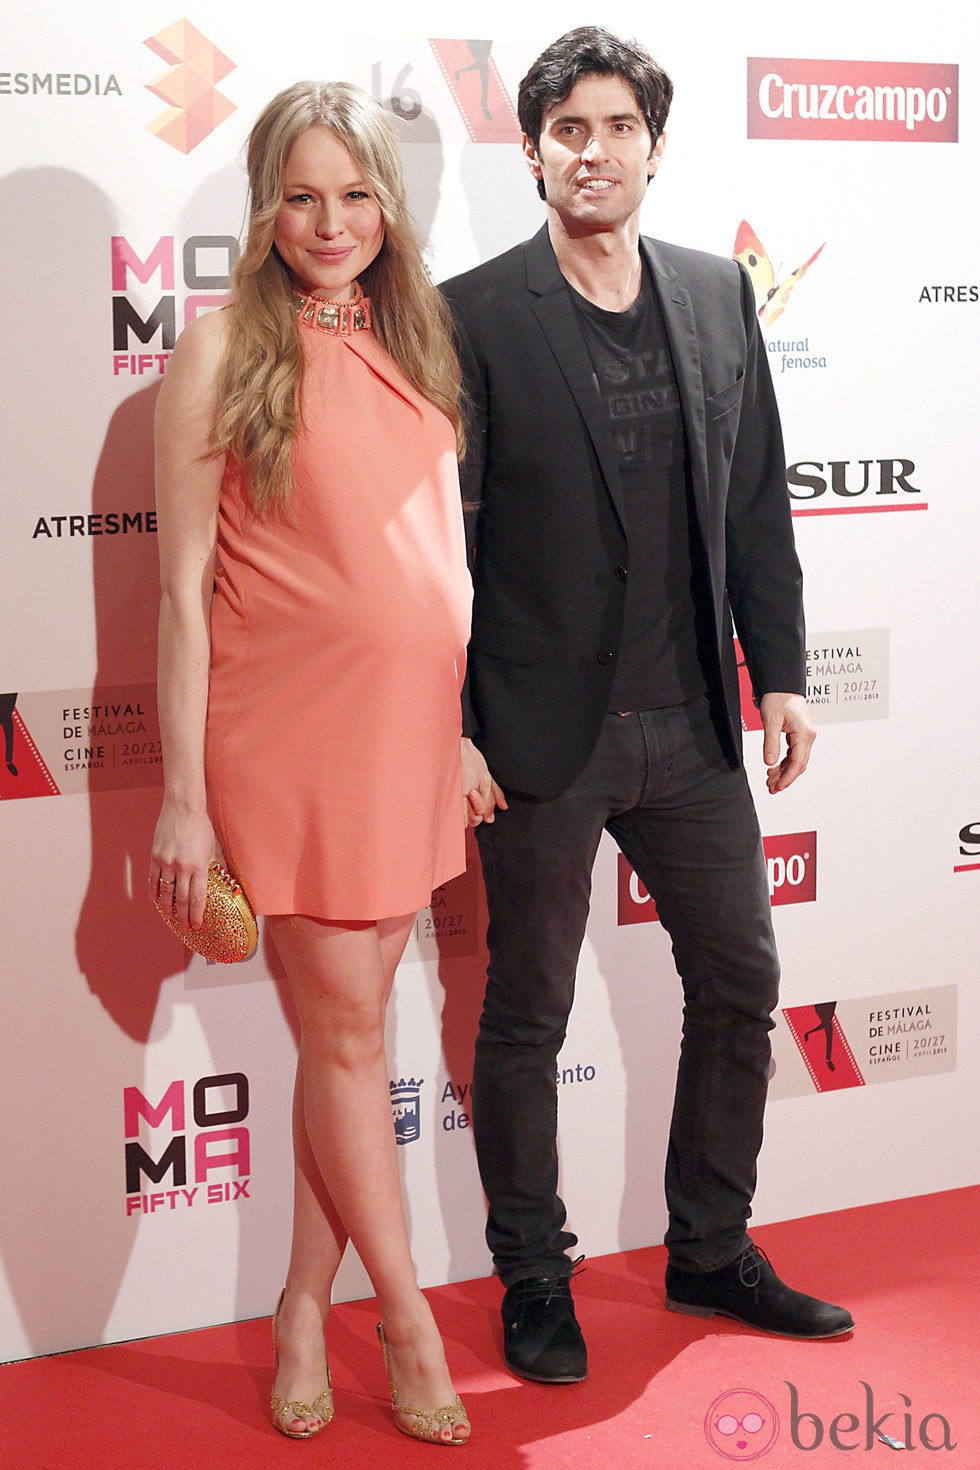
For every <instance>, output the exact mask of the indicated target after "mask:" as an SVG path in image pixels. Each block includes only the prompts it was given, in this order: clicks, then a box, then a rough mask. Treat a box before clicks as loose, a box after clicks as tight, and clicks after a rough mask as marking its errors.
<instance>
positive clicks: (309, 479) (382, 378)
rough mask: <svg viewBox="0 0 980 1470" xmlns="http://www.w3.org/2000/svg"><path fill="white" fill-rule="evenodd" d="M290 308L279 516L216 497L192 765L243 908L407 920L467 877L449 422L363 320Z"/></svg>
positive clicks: (463, 593) (462, 627)
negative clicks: (201, 775) (201, 699)
mask: <svg viewBox="0 0 980 1470" xmlns="http://www.w3.org/2000/svg"><path fill="white" fill-rule="evenodd" d="M320 305H321V304H320V303H319V302H318V303H316V311H315V312H313V313H311V312H310V311H309V310H307V311H306V312H303V311H301V314H300V316H299V318H298V322H297V331H298V332H299V335H300V340H301V343H302V350H303V357H304V378H303V390H302V409H303V415H302V416H303V428H302V429H301V431H300V434H299V435H298V437H297V442H296V444H295V448H294V453H293V498H292V509H291V513H290V517H289V519H288V520H277V519H259V518H257V517H256V516H254V515H253V514H252V512H251V511H250V509H249V506H248V502H247V498H246V496H245V494H244V491H243V486H242V482H241V477H240V474H239V471H238V468H237V466H236V465H234V464H233V463H229V464H228V466H227V468H226V471H225V475H224V480H223V483H222V487H221V498H220V503H219V510H218V567H217V571H216V576H215V589H214V598H213V601H212V608H211V673H210V683H209V696H208V718H207V736H206V752H205V768H206V778H207V788H208V800H209V804H210V808H211V817H212V820H213V822H214V825H215V829H216V831H217V834H218V838H219V840H220V842H221V844H222V846H223V848H224V851H225V855H226V857H227V859H228V862H229V864H230V866H231V868H232V870H233V871H234V872H235V873H236V875H237V876H238V877H239V878H240V880H241V882H242V884H243V886H244V888H245V891H246V893H247V894H248V896H249V898H250V899H251V901H252V904H253V906H254V907H255V909H256V912H258V913H260V914H294V913H298V914H310V915H313V916H315V917H318V918H322V919H331V920H334V921H338V922H342V921H344V920H374V919H380V918H387V917H393V916H395V915H399V914H407V913H412V912H414V911H415V910H416V909H419V908H421V907H423V906H424V905H425V904H427V903H428V902H429V898H430V896H431V893H432V889H433V888H435V887H437V886H438V885H439V884H440V883H444V882H446V881H447V880H448V879H450V878H452V877H454V876H455V875H456V874H458V873H460V872H462V871H463V869H464V867H465V866H466V860H465V856H464V836H465V829H464V824H463V807H462V785H461V775H460V752H459V740H460V729H461V724H460V703H459V694H460V688H461V685H462V680H463V672H464V665H465V657H466V652H465V651H466V644H467V641H468V638H469V624H470V601H471V595H472V589H471V585H470V578H469V573H468V571H467V567H466V552H465V545H464V536H463V524H462V511H461V505H460V492H459V480H458V476H457V466H456V445H455V435H454V433H453V429H452V426H451V425H450V423H449V421H448V420H447V419H446V418H445V416H444V415H443V414H441V413H440V412H439V411H438V410H437V409H436V408H434V407H433V406H432V404H430V403H429V402H428V401H427V400H426V399H424V398H423V397H422V396H421V395H420V394H419V393H417V392H416V391H415V389H414V388H413V387H412V386H411V385H410V384H409V383H408V382H407V381H406V379H405V377H404V376H403V375H402V373H401V372H400V371H399V369H398V368H397V367H396V366H395V364H394V362H393V361H392V359H391V358H390V357H389V355H388V353H387V352H386V351H385V349H384V348H383V347H382V345H381V343H380V342H379V341H378V340H377V339H376V338H375V337H374V335H373V334H372V332H371V330H370V327H369V319H368V316H367V312H365V311H363V309H362V311H361V312H359V314H358V319H359V322H364V323H365V325H364V329H363V330H353V328H352V315H353V314H352V313H350V312H347V313H346V314H345V313H343V312H341V313H340V323H339V325H340V327H341V328H342V329H343V330H338V329H336V328H334V329H322V328H321V327H320V326H319V325H318V321H323V320H326V321H336V318H337V313H336V312H333V313H331V312H327V311H321V310H320Z"/></svg>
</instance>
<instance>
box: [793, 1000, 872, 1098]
mask: <svg viewBox="0 0 980 1470" xmlns="http://www.w3.org/2000/svg"><path fill="white" fill-rule="evenodd" d="M836 1007H837V1002H836V1001H823V1002H821V1003H820V1004H819V1005H811V1006H790V1007H784V1008H783V1015H784V1016H785V1018H786V1024H787V1026H788V1027H789V1029H790V1033H791V1035H792V1037H793V1040H794V1041H795V1042H796V1044H797V1046H798V1047H799V1049H800V1056H801V1057H802V1058H803V1061H804V1062H805V1064H806V1069H807V1071H808V1072H809V1074H810V1080H811V1081H812V1083H813V1085H814V1087H815V1088H816V1090H817V1092H838V1091H840V1089H841V1088H844V1087H863V1086H864V1078H863V1077H862V1076H861V1073H860V1071H859V1070H858V1065H857V1062H856V1061H855V1060H854V1053H853V1052H852V1051H851V1048H850V1046H849V1045H848V1041H847V1037H846V1036H845V1035H844V1032H843V1031H842V1030H841V1025H840V1022H839V1021H838V1019H837V1017H836V1015H835V1014H834V1011H835V1010H836Z"/></svg>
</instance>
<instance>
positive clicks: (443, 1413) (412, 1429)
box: [378, 1322, 470, 1448]
mask: <svg viewBox="0 0 980 1470" xmlns="http://www.w3.org/2000/svg"><path fill="white" fill-rule="evenodd" d="M378 1341H379V1342H380V1344H381V1351H382V1353H383V1354H384V1360H385V1373H386V1374H387V1375H388V1389H389V1391H390V1393H391V1409H392V1413H393V1414H394V1416H395V1428H396V1429H400V1430H401V1432H402V1434H407V1435H409V1436H410V1437H411V1438H412V1439H424V1440H425V1441H426V1443H427V1444H441V1445H445V1446H446V1447H447V1448H450V1447H452V1446H453V1445H464V1444H468V1443H469V1438H470V1437H469V1435H467V1436H466V1438H465V1439H457V1438H456V1437H455V1435H451V1438H449V1439H444V1438H443V1436H442V1431H443V1430H444V1429H446V1428H447V1427H448V1428H449V1430H450V1432H451V1431H452V1430H453V1429H455V1427H456V1425H457V1424H465V1425H466V1427H467V1428H469V1425H470V1421H469V1419H468V1418H467V1417H466V1410H465V1409H464V1408H463V1400H462V1399H461V1398H460V1396H459V1394H457V1395H456V1397H455V1399H454V1400H453V1402H452V1403H451V1404H445V1405H444V1406H443V1407H442V1408H441V1409H433V1410H432V1411H431V1413H427V1412H426V1411H425V1410H424V1409H409V1408H407V1407H406V1406H405V1404H400V1403H399V1402H398V1389H397V1388H396V1387H395V1382H394V1379H393V1378H392V1376H391V1364H390V1362H389V1361H388V1344H387V1342H386V1341H385V1330H384V1326H383V1324H382V1323H381V1322H379V1323H378ZM399 1414H404V1415H406V1416H407V1418H408V1419H410V1420H411V1425H410V1426H409V1425H406V1424H405V1423H403V1422H402V1421H401V1420H400V1419H399V1417H398V1416H399Z"/></svg>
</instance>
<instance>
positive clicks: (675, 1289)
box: [665, 1241, 854, 1337]
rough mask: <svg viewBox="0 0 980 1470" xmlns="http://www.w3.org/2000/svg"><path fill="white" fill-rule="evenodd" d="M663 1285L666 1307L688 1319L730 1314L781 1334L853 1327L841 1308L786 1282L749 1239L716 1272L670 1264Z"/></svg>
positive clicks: (830, 1332) (826, 1333)
mask: <svg viewBox="0 0 980 1470" xmlns="http://www.w3.org/2000/svg"><path fill="white" fill-rule="evenodd" d="M666 1286H667V1296H666V1303H665V1305H666V1306H667V1309H668V1311H671V1312H686V1313H687V1314H688V1315H689V1316H691V1317H714V1316H719V1317H734V1319H735V1321H736V1322H744V1323H745V1324H746V1326H748V1327H757V1328H758V1329H759V1331H760V1332H774V1333H776V1334H777V1336H779V1337H838V1336H839V1335H840V1334H841V1333H842V1332H850V1331H852V1329H853V1327H854V1319H853V1317H852V1316H851V1314H850V1312H846V1311H845V1310H844V1308H843V1307H835V1306H833V1305H832V1304H831V1303H830V1302H822V1301H819V1300H818V1299H817V1298H816V1297H814V1296H804V1295H803V1293H802V1292H800V1291H793V1290H792V1289H791V1288H790V1287H788V1286H785V1285H784V1284H783V1282H782V1281H780V1279H779V1277H778V1276H777V1275H776V1273H775V1271H774V1270H773V1269H772V1266H771V1265H770V1263H769V1257H768V1256H767V1255H766V1253H765V1251H763V1250H760V1249H759V1247H758V1246H757V1245H753V1243H752V1242H751V1241H749V1243H748V1245H747V1246H746V1247H745V1250H744V1251H743V1252H742V1254H741V1255H740V1256H739V1257H738V1258H737V1259H736V1260H734V1261H732V1262H731V1264H730V1265H728V1266H723V1267H722V1268H721V1270H720V1271H705V1272H698V1271H681V1270H679V1269H678V1268H677V1267H676V1266H671V1265H668V1266H667V1275H666Z"/></svg>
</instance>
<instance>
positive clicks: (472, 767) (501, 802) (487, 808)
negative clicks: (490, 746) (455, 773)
mask: <svg viewBox="0 0 980 1470" xmlns="http://www.w3.org/2000/svg"><path fill="white" fill-rule="evenodd" d="M460 751H461V754H462V759H463V820H464V822H465V823H466V825H467V826H468V827H478V826H479V825H480V823H481V822H492V821H493V815H494V811H495V809H496V808H497V807H498V806H499V807H500V809H501V811H506V810H507V798H506V797H505V796H504V793H503V792H502V791H501V789H500V787H499V786H498V785H497V783H496V781H495V780H494V779H493V777H492V776H491V774H490V771H489V769H488V767H487V763H486V761H485V760H484V758H483V752H482V751H480V750H478V749H477V748H476V746H475V745H474V744H473V742H472V740H471V739H470V738H469V736H468V735H464V736H463V737H462V740H461V742H460Z"/></svg>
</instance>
